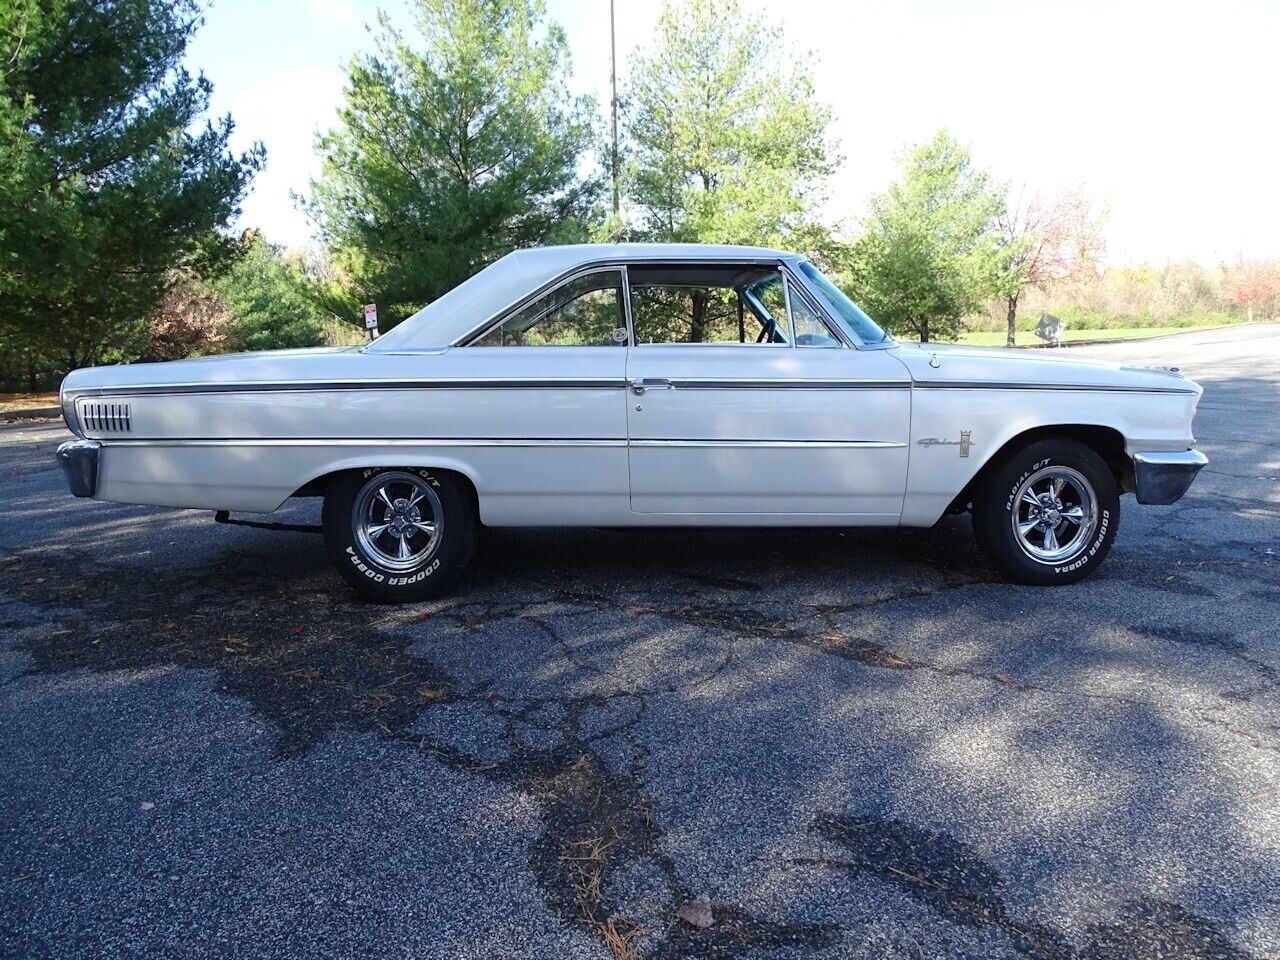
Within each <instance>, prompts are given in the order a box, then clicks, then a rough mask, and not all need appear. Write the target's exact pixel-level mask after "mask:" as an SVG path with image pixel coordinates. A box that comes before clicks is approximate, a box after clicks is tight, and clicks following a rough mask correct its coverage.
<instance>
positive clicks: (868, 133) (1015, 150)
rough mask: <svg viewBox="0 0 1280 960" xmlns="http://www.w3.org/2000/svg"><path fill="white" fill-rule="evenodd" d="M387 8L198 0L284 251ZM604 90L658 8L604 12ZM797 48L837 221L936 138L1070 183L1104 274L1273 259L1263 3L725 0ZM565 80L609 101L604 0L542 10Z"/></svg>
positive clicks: (256, 208)
mask: <svg viewBox="0 0 1280 960" xmlns="http://www.w3.org/2000/svg"><path fill="white" fill-rule="evenodd" d="M406 2H407V0H385V2H382V3H374V2H366V0H214V5H213V6H212V7H211V9H210V10H209V12H208V14H207V17H206V26H205V28H204V29H203V31H202V32H201V33H200V34H198V35H197V37H196V40H195V42H194V43H193V44H192V46H191V49H190V51H189V55H188V62H189V65H190V67H191V68H193V69H202V70H204V72H205V73H206V75H207V76H208V77H209V79H210V80H212V81H213V84H214V103H213V109H214V111H215V112H216V113H225V112H228V111H229V112H230V113H231V114H232V116H233V117H234V119H235V121H236V123H237V130H236V134H235V140H236V145H238V146H239V147H241V148H243V147H245V146H247V145H248V143H249V142H251V141H252V140H261V141H262V142H263V143H265V144H266V146H267V169H266V170H265V171H264V172H263V173H262V174H260V175H259V177H258V179H257V181H256V183H255V185H254V190H253V193H252V195H251V196H250V197H249V198H248V199H247V200H246V201H245V204H244V214H243V217H242V221H241V225H242V226H254V225H256V226H259V227H261V228H262V229H263V230H264V231H265V232H266V234H267V236H268V237H269V238H270V239H272V240H275V241H277V242H281V243H284V244H286V245H289V246H297V245H301V244H304V243H306V242H307V240H308V237H309V233H310V229H309V225H308V223H307V221H306V219H305V217H304V216H303V215H302V214H301V213H299V212H298V211H297V210H296V209H295V206H294V203H293V201H292V200H291V199H290V191H291V190H305V189H306V186H307V181H308V179H309V178H310V177H311V176H313V175H314V174H315V173H316V172H317V168H318V164H317V161H316V156H315V153H314V149H313V137H314V134H315V132H316V131H317V130H318V129H324V128H328V127H329V126H331V125H332V123H333V121H334V117H335V111H336V108H337V105H338V103H339V101H340V97H341V90H342V85H343V79H344V72H343V66H344V64H345V62H346V61H347V59H348V58H349V57H350V56H351V54H352V53H354V52H356V51H357V50H363V49H369V48H370V46H371V44H372V40H371V37H370V35H369V34H368V33H367V32H366V31H365V30H364V29H363V25H364V24H366V23H371V22H372V21H373V19H374V16H375V11H376V10H377V9H378V8H379V7H381V8H383V9H386V10H388V11H389V13H390V14H391V15H392V16H393V18H394V19H396V20H397V21H398V22H401V23H407V22H408V16H407V14H406V12H405V11H406ZM616 2H617V36H618V57H619V75H620V79H621V78H622V77H625V74H626V63H627V59H628V56H629V54H630V53H631V51H632V50H633V49H634V48H635V47H636V45H637V44H644V43H645V42H647V41H648V39H649V38H651V37H652V36H653V26H654V24H655V22H656V20H657V16H658V12H659V9H660V2H659V0H616ZM742 2H743V3H744V6H746V7H747V8H749V9H756V10H759V11H760V12H762V13H763V14H764V15H765V16H766V17H768V18H769V19H771V20H776V21H777V22H779V23H780V24H781V25H782V26H783V28H784V30H785V32H786V35H787V37H788V39H789V41H790V42H791V44H792V45H793V46H794V47H795V48H796V49H800V50H811V51H813V52H814V54H815V55H816V60H817V67H816V71H817V72H816V79H817V87H818V93H819V95H820V96H822V97H823V98H825V99H826V100H827V101H828V102H829V103H830V104H831V105H832V107H833V108H834V111H835V117H836V119H835V123H834V126H833V129H832V134H833V136H834V138H835V139H836V140H838V141H839V143H840V148H841V153H842V154H843V155H844V157H845V161H844V164H843V165H842V167H841V169H840V171H839V172H838V174H837V175H836V177H835V178H834V179H833V181H832V183H831V204H830V210H829V211H828V213H829V217H830V219H832V220H835V221H841V220H847V219H850V218H854V217H857V216H858V215H859V214H860V212H861V210H862V208H863V204H864V202H865V199H866V197H867V195H868V194H870V193H872V192H875V191H878V190H881V189H883V187H884V186H885V185H886V184H887V183H888V182H889V180H891V179H892V177H893V176H894V173H895V163H896V161H897V160H898V159H899V158H900V157H901V155H902V153H903V151H904V149H905V148H906V147H907V146H909V145H910V144H912V143H915V142H919V141H921V140H924V139H927V138H928V137H930V136H931V135H932V134H933V132H934V131H935V130H937V129H938V128H939V127H942V126H946V127H948V128H949V129H950V130H951V132H952V133H953V134H954V135H956V136H957V137H959V138H960V139H961V140H963V141H965V142H966V143H968V144H969V145H970V147H971V148H972V150H973V152H974V156H975V159H976V160H977V161H978V162H979V163H980V164H981V165H983V166H984V167H986V168H987V169H989V170H990V171H992V173H993V174H995V175H996V176H997V177H1000V178H1002V179H1006V180H1009V181H1011V182H1013V183H1014V184H1027V185H1029V186H1030V187H1031V188H1033V189H1041V190H1045V191H1053V190H1056V189H1061V188H1063V187H1067V186H1071V185H1074V184H1082V185H1083V186H1084V187H1085V188H1086V189H1087V191H1088V192H1089V193H1090V194H1092V195H1093V196H1094V197H1096V198H1097V199H1098V200H1100V201H1102V202H1104V203H1106V204H1107V205H1108V207H1109V211H1110V213H1109V219H1108V226H1107V231H1106V236H1107V241H1108V260H1109V261H1111V262H1112V263H1136V262H1142V261H1147V262H1152V263H1164V262H1166V261H1169V260H1176V259H1180V258H1183V257H1193V258H1197V259H1200V260H1202V261H1205V262H1213V261H1218V260H1225V261H1228V262H1234V261H1235V260H1237V259H1239V258H1241V257H1244V258H1253V257H1275V256H1280V122H1277V120H1278V118H1280V105H1278V104H1277V94H1280V62H1278V60H1277V56H1276V51H1277V47H1278V45H1280V0H1252V2H1250V0H1213V2H1206V0H1199V2H1180V0H1168V2H1163V3H1160V2H1137V0H1114V2H1081V0H1071V2H1066V0H901V2H887V0H886V2H881V0H874V2H840V0H787V2H785V3H782V2H778V0H742ZM549 5H550V13H551V16H552V17H553V18H554V19H556V20H558V21H559V22H560V23H561V24H562V25H563V26H564V28H565V30H566V33H567V35H568V38H569V44H570V49H571V51H572V55H573V64H574V84H575V86H576V87H577V88H578V89H579V90H580V91H582V92H587V93H592V94H594V95H595V96H596V98H597V100H598V101H599V103H600V106H601V109H602V110H605V109H607V107H608V85H609V3H608V0H549Z"/></svg>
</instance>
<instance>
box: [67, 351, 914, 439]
mask: <svg viewBox="0 0 1280 960" xmlns="http://www.w3.org/2000/svg"><path fill="white" fill-rule="evenodd" d="M774 346H780V345H778V344H775V345H774ZM671 383H672V385H673V386H675V387H682V388H684V389H687V390H909V389H910V388H911V383H910V381H907V380H730V379H724V380H719V379H713V380H672V381H671ZM627 385H628V381H627V380H626V379H625V378H618V379H607V380H603V379H588V378H564V379H556V380H543V379H534V378H530V379H528V380H521V379H518V378H507V379H503V380H479V379H475V380H333V381H319V380H316V381H302V380H299V381H292V382H288V383H167V384H166V383H145V384H137V385H132V386H119V387H87V388H85V389H83V390H76V391H74V392H73V393H70V394H68V397H69V398H70V399H71V400H72V401H73V402H74V401H76V400H80V399H84V398H87V397H106V396H113V397H132V396H144V395H145V396H166V395H168V396H187V395H195V394H218V393H245V394H255V393H324V392H335V393H336V392H347V391H356V390H624V389H626V388H627ZM90 429H96V428H94V427H92V426H90Z"/></svg>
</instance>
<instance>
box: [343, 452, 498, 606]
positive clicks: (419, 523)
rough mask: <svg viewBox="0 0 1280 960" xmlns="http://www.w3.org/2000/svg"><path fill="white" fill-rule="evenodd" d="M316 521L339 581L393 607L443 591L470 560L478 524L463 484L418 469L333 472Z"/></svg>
mask: <svg viewBox="0 0 1280 960" xmlns="http://www.w3.org/2000/svg"><path fill="white" fill-rule="evenodd" d="M321 522H322V525H323V527H324V540H325V546H326V547H327V548H328V551H329V558H330V559H331V560H332V561H333V562H334V564H335V565H336V566H337V568H338V572H339V573H341V574H342V576H343V579H345V580H346V581H347V582H348V583H349V584H351V586H353V587H355V588H356V590H358V591H359V592H360V593H363V594H364V595H365V596H367V597H370V598H372V599H374V600H382V601H389V602H392V603H405V602H409V601H413V600H424V599H427V598H429V597H438V596H440V595H441V594H443V593H445V592H446V591H448V590H449V588H450V587H452V586H453V585H454V583H456V582H457V580H458V577H459V576H461V575H462V571H463V570H464V569H465V568H466V566H467V563H468V562H469V561H470V559H471V554H472V553H473V552H474V550H475V544H476V531H477V527H478V526H479V523H478V521H477V519H476V515H475V511H474V509H473V508H472V504H471V498H470V497H469V496H468V495H467V491H466V489H465V488H464V487H463V485H462V483H461V481H459V480H458V479H457V478H456V477H454V476H453V475H452V474H448V473H441V472H439V471H435V470H427V469H423V468H420V467H398V468H381V467H380V468H372V467H371V468H368V469H364V470H352V471H349V472H347V473H344V474H341V475H339V476H338V477H336V478H335V479H334V480H333V481H332V482H331V483H330V484H329V489H328V490H327V492H326V493H325V498H324V509H323V512H322V521H321Z"/></svg>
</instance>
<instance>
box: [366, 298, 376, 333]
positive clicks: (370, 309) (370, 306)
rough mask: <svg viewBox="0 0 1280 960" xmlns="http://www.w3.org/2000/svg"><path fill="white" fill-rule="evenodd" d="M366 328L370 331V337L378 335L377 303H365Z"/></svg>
mask: <svg viewBox="0 0 1280 960" xmlns="http://www.w3.org/2000/svg"><path fill="white" fill-rule="evenodd" d="M364 328H365V329H366V330H368V331H369V336H370V337H376V336H377V335H378V305H377V304H376V303H366V304H365V305H364Z"/></svg>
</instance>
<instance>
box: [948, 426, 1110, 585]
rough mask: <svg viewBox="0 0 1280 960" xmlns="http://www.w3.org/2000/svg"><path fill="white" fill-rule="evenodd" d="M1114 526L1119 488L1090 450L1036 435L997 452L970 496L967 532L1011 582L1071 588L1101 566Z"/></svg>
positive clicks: (1076, 442)
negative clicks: (970, 526) (970, 527)
mask: <svg viewBox="0 0 1280 960" xmlns="http://www.w3.org/2000/svg"><path fill="white" fill-rule="evenodd" d="M1119 523H1120V487H1119V484H1118V483H1117V482H1116V476H1115V474H1114V473H1113V472H1112V469H1111V467H1110V466H1108V464H1107V462H1106V461H1105V460H1103V459H1102V457H1101V456H1100V455H1099V454H1098V452H1097V451H1096V450H1094V449H1093V448H1092V447H1089V446H1087V445H1085V444H1084V443H1082V442H1080V441H1079V440H1077V439H1075V438H1073V437H1059V436H1054V437H1043V438H1042V439H1039V440H1034V441H1031V442H1030V443H1026V444H1024V445H1022V446H1018V447H1013V448H1012V449H1010V450H1007V451H1005V452H1003V453H1001V454H1000V455H999V457H998V459H996V460H993V461H992V463H991V464H989V465H988V466H987V467H986V468H985V469H984V471H983V473H982V475H981V477H980V479H979V482H978V484H977V487H976V489H975V490H974V491H973V531H974V534H975V535H976V536H977V538H978V544H979V546H981V547H982V551H983V553H985V554H986V555H987V558H988V559H989V560H990V561H991V563H992V565H993V566H995V567H996V569H998V570H999V571H1000V572H1001V573H1003V574H1004V575H1005V576H1006V577H1008V578H1009V579H1010V580H1014V581H1016V582H1018V583H1027V584H1035V585H1038V586H1051V585H1056V584H1064V583H1074V582H1075V581H1077V580H1082V579H1084V578H1085V577H1087V576H1089V574H1091V573H1092V572H1093V571H1094V570H1096V569H1097V568H1098V565H1099V564H1101V563H1102V561H1103V559H1104V558H1105V557H1106V555H1107V552H1108V551H1109V550H1110V549H1111V544H1112V543H1113V542H1114V540H1115V536H1116V530H1117V529H1118V527H1119Z"/></svg>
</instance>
